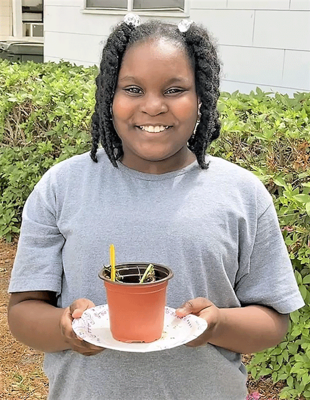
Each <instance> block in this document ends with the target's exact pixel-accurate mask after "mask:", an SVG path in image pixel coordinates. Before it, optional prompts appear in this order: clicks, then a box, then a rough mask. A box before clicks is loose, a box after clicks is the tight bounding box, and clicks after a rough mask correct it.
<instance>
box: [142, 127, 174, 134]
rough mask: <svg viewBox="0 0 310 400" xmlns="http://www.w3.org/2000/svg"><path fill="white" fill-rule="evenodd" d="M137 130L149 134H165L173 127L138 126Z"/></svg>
mask: <svg viewBox="0 0 310 400" xmlns="http://www.w3.org/2000/svg"><path fill="white" fill-rule="evenodd" d="M137 128H139V129H141V130H142V131H146V132H149V133H159V132H163V131H165V130H167V129H169V128H171V126H169V125H167V126H164V125H157V126H152V125H137Z"/></svg>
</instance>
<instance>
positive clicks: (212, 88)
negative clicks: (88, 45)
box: [91, 20, 221, 168]
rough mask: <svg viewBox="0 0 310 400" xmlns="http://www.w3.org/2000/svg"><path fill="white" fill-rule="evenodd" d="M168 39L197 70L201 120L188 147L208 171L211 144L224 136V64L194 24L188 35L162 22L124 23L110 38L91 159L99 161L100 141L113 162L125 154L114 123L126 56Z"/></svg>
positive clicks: (94, 119) (99, 86)
mask: <svg viewBox="0 0 310 400" xmlns="http://www.w3.org/2000/svg"><path fill="white" fill-rule="evenodd" d="M159 38H167V39H169V40H171V41H172V42H174V43H175V44H177V45H181V46H182V47H183V49H185V51H186V53H187V55H188V57H189V60H190V62H191V65H192V67H193V69H194V71H195V83H196V92H197V95H198V97H199V100H200V103H201V105H200V113H201V116H200V121H199V123H198V125H197V126H196V129H195V131H194V133H193V135H192V136H191V138H190V139H189V141H188V148H189V149H190V150H191V151H192V152H193V153H194V154H195V156H196V158H197V162H198V164H199V165H200V167H201V168H207V167H208V165H207V164H206V163H205V153H206V150H207V148H208V146H209V145H210V143H211V142H212V141H213V140H215V139H217V138H218V137H219V134H220V127H221V126H220V121H219V113H218V111H217V109H216V106H217V100H218V98H219V95H220V92H219V80H220V79H219V77H220V62H219V60H218V56H217V52H216V49H215V46H214V44H213V43H212V40H211V39H210V37H209V34H208V32H207V30H206V29H205V28H203V27H201V26H198V25H196V24H195V23H192V24H191V26H190V28H189V29H188V31H187V32H185V33H181V32H180V31H179V29H178V27H177V26H176V25H172V24H167V23H164V22H162V21H155V20H152V21H149V22H146V23H144V24H141V25H140V26H138V27H134V26H133V25H132V24H129V25H128V24H126V23H125V22H122V23H121V24H119V25H118V26H117V27H116V28H115V29H114V31H113V32H112V33H111V35H110V36H109V38H108V40H107V43H106V45H105V47H104V49H103V52H102V59H101V63H100V72H99V74H98V76H97V78H96V85H97V90H96V104H95V111H94V114H93V116H92V149H91V158H92V159H93V160H94V161H97V157H96V153H97V150H98V146H99V142H100V143H101V145H102V147H103V148H104V150H105V151H106V153H107V155H108V157H109V159H110V161H111V163H112V164H113V165H114V166H115V167H117V160H118V159H120V158H121V157H122V155H123V147H122V142H121V140H120V138H119V136H118V135H117V132H116V131H115V129H114V126H113V123H112V113H111V109H112V102H113V96H114V91H115V88H116V85H117V79H118V74H119V70H120V67H121V63H122V59H123V56H124V53H125V51H126V50H127V49H129V48H130V47H131V46H132V45H133V44H135V43H137V42H146V41H148V40H149V39H159Z"/></svg>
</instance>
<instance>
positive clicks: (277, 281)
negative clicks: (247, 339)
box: [235, 203, 304, 314]
mask: <svg viewBox="0 0 310 400" xmlns="http://www.w3.org/2000/svg"><path fill="white" fill-rule="evenodd" d="M235 291H236V295H237V297H238V299H239V301H240V302H241V304H242V305H248V304H258V305H265V306H269V307H272V308H274V309H275V310H276V311H278V312H279V313H282V314H288V313H290V312H292V311H295V310H296V309H298V308H301V307H303V306H304V302H303V299H302V296H301V294H300V292H299V289H298V285H297V282H296V279H295V276H294V272H293V268H292V264H291V261H290V259H289V255H288V252H287V249H286V246H285V242H284V240H283V237H282V233H281V230H280V226H279V222H278V218H277V214H276V211H275V208H274V205H273V203H271V204H270V205H269V207H268V208H267V209H266V210H265V212H264V213H263V214H262V215H261V216H259V218H258V221H257V231H256V235H255V242H254V246H253V250H252V254H251V257H250V267H249V271H248V273H247V274H245V275H244V276H242V277H241V278H240V280H239V281H238V282H237V284H236V287H235Z"/></svg>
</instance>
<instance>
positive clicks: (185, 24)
mask: <svg viewBox="0 0 310 400" xmlns="http://www.w3.org/2000/svg"><path fill="white" fill-rule="evenodd" d="M192 23H193V21H192V20H190V19H182V21H181V22H179V23H178V29H179V31H180V32H182V33H185V32H187V31H188V30H189V28H190V26H191V25H192Z"/></svg>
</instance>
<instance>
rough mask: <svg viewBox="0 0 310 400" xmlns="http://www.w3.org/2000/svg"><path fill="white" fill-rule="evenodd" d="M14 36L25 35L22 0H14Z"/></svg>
mask: <svg viewBox="0 0 310 400" xmlns="http://www.w3.org/2000/svg"><path fill="white" fill-rule="evenodd" d="M12 13H13V36H15V37H22V36H23V21H22V0H12Z"/></svg>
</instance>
